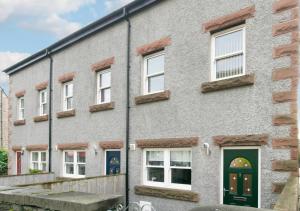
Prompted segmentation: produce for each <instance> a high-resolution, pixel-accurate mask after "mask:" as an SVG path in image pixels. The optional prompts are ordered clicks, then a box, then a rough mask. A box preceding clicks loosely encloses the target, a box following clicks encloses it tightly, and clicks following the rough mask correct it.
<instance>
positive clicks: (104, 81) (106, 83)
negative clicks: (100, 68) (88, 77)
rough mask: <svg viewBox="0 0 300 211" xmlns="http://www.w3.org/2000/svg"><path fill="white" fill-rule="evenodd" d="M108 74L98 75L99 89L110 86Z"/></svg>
mask: <svg viewBox="0 0 300 211" xmlns="http://www.w3.org/2000/svg"><path fill="white" fill-rule="evenodd" d="M110 76H111V75H110V72H104V73H101V74H100V87H109V86H110Z"/></svg>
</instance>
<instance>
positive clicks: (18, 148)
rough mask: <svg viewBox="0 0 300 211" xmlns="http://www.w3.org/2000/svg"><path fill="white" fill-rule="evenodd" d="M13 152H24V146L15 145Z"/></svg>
mask: <svg viewBox="0 0 300 211" xmlns="http://www.w3.org/2000/svg"><path fill="white" fill-rule="evenodd" d="M11 149H12V151H21V150H22V146H19V145H18V146H17V145H14V146H12V147H11Z"/></svg>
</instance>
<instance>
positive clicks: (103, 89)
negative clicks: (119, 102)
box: [97, 71, 111, 104]
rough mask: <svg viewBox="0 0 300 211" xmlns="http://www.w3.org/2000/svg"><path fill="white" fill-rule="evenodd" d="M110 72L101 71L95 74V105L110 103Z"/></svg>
mask: <svg viewBox="0 0 300 211" xmlns="http://www.w3.org/2000/svg"><path fill="white" fill-rule="evenodd" d="M110 89H111V72H110V71H101V72H99V73H98V74H97V104H101V103H107V102H110V96H111V94H110Z"/></svg>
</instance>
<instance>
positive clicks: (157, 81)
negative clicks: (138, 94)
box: [143, 52, 165, 94]
mask: <svg viewBox="0 0 300 211" xmlns="http://www.w3.org/2000/svg"><path fill="white" fill-rule="evenodd" d="M164 72H165V54H164V53H161V52H160V53H156V54H151V55H149V56H146V57H145V58H144V84H143V87H144V88H143V89H144V94H151V93H155V92H160V91H163V90H164V88H165V84H164V83H165V82H164V80H165V76H164Z"/></svg>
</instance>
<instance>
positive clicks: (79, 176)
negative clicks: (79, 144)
mask: <svg viewBox="0 0 300 211" xmlns="http://www.w3.org/2000/svg"><path fill="white" fill-rule="evenodd" d="M65 152H73V153H74V154H73V162H65ZM79 152H85V163H79V162H77V154H78V153H79ZM86 157H87V152H86V151H85V150H64V151H63V177H71V178H85V177H86V169H87V168H86V166H87V165H86V161H87V159H86ZM66 164H73V165H74V174H67V173H66V172H67V171H66ZM78 164H84V165H85V175H79V174H78Z"/></svg>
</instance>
